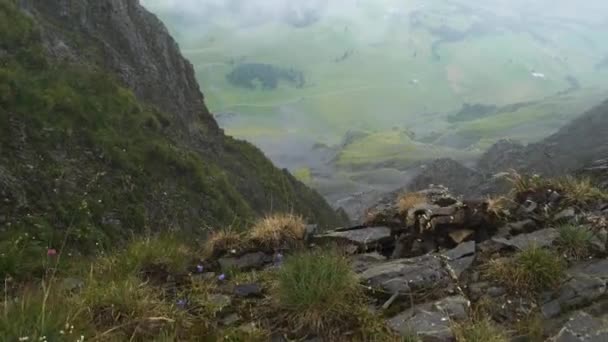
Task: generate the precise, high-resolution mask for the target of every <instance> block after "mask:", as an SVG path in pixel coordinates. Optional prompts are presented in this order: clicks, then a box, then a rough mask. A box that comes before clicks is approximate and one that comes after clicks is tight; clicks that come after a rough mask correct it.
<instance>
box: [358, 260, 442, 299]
mask: <svg viewBox="0 0 608 342" xmlns="http://www.w3.org/2000/svg"><path fill="white" fill-rule="evenodd" d="M358 276H359V279H360V280H361V281H362V282H363V283H365V284H368V285H370V286H372V287H375V288H379V289H381V290H383V291H386V292H388V293H402V294H407V293H410V292H412V291H426V290H430V289H433V288H439V287H445V286H447V285H448V284H449V283H450V276H449V274H448V272H447V270H446V269H445V268H444V267H443V265H442V263H441V260H440V259H439V257H437V256H433V255H424V256H421V257H417V258H410V259H397V260H391V261H387V262H383V263H378V264H373V265H370V266H369V268H367V269H364V270H362V271H361V272H360V273H359V274H358Z"/></svg>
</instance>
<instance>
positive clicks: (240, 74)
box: [226, 63, 306, 90]
mask: <svg viewBox="0 0 608 342" xmlns="http://www.w3.org/2000/svg"><path fill="white" fill-rule="evenodd" d="M226 78H227V79H228V81H229V82H230V83H231V84H233V85H234V86H237V87H243V88H249V89H257V88H262V89H266V90H272V89H276V88H277V87H278V85H279V82H280V81H286V82H288V83H289V84H291V85H293V86H294V87H297V88H301V87H303V86H304V84H305V83H306V81H305V79H304V74H303V73H302V72H301V71H298V70H295V69H293V68H290V69H283V68H279V67H276V66H273V65H270V64H263V63H243V64H239V65H237V66H236V67H235V68H234V69H233V70H232V71H231V72H230V73H229V74H228V75H226Z"/></svg>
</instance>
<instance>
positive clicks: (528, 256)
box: [486, 246, 566, 295]
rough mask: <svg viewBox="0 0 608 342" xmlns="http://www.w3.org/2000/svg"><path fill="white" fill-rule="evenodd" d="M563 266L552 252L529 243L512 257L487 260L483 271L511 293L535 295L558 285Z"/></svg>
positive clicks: (558, 257) (563, 269) (563, 272)
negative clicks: (486, 266) (488, 261)
mask: <svg viewBox="0 0 608 342" xmlns="http://www.w3.org/2000/svg"><path fill="white" fill-rule="evenodd" d="M565 267H566V263H565V262H564V260H562V259H561V258H560V256H559V255H557V254H556V253H554V252H552V251H550V250H546V249H542V248H539V247H536V246H532V247H529V248H528V249H525V250H523V251H521V252H519V253H517V254H516V255H515V256H514V257H513V258H512V259H508V260H506V261H505V260H492V261H490V263H489V264H488V268H487V270H486V274H487V276H488V277H489V278H490V279H492V280H494V281H496V282H498V283H500V284H503V285H504V286H506V287H507V288H508V289H509V290H510V291H512V292H514V293H519V294H523V295H535V294H538V293H540V292H542V291H544V290H549V289H552V288H556V287H557V286H559V284H560V283H561V281H562V280H563V277H564V275H565Z"/></svg>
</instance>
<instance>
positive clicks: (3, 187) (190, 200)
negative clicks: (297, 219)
mask: <svg viewBox="0 0 608 342" xmlns="http://www.w3.org/2000/svg"><path fill="white" fill-rule="evenodd" d="M0 195H1V198H2V203H3V204H2V206H0V234H2V235H6V236H3V238H2V239H0V241H3V242H6V243H8V244H10V243H12V242H14V241H22V240H23V239H22V238H23V236H24V235H23V234H26V235H25V236H29V237H30V238H31V237H33V238H32V239H31V240H32V241H34V243H33V244H34V245H36V246H38V247H40V246H50V245H57V244H58V243H60V242H61V241H63V239H64V238H65V239H67V241H73V242H78V243H79V246H81V247H83V248H86V247H88V246H93V245H92V243H93V242H95V243H100V244H105V243H110V242H111V241H114V240H116V239H117V238H121V237H126V236H130V235H131V234H133V233H137V232H145V231H154V230H167V229H183V230H186V231H193V230H201V228H217V227H221V226H228V225H231V226H237V227H239V226H246V225H248V224H249V223H250V222H251V220H252V219H253V218H255V217H256V216H261V215H263V214H265V213H269V212H272V211H293V212H296V213H300V214H302V215H304V216H305V217H306V218H307V219H309V220H310V221H312V222H316V223H319V224H321V225H323V226H333V225H339V224H341V223H342V220H343V219H342V218H340V217H339V215H337V214H336V213H335V212H334V211H333V210H332V209H331V208H330V207H329V206H328V205H327V204H326V202H325V201H324V200H323V198H322V197H321V196H320V195H318V194H317V193H316V192H314V191H312V190H310V189H309V188H307V187H306V186H304V185H303V184H301V183H300V182H298V181H297V180H296V179H295V178H294V177H293V176H291V175H290V174H289V173H288V172H286V171H284V170H279V169H277V168H275V167H274V166H273V165H272V163H271V162H270V161H269V160H268V159H266V157H265V156H264V155H263V154H262V153H261V152H260V151H259V150H258V149H257V148H255V147H253V146H252V145H250V144H249V143H246V142H243V141H238V140H235V139H233V138H231V137H227V136H225V135H224V134H223V132H222V130H221V129H219V128H218V125H217V124H216V122H215V120H214V119H213V117H212V116H211V115H210V113H209V111H208V110H207V108H206V107H205V104H204V101H203V96H202V94H201V93H200V91H199V87H198V84H197V83H196V81H195V78H194V74H193V70H192V66H191V65H190V63H189V62H188V61H187V60H185V59H184V58H183V57H182V56H181V54H180V52H179V49H178V46H177V44H176V43H175V42H174V41H173V39H172V38H171V37H170V36H169V34H168V33H167V30H166V29H165V28H164V26H163V25H162V23H161V22H160V21H159V20H158V19H157V18H156V17H155V16H153V15H152V14H150V13H148V12H147V11H146V10H145V9H144V8H143V7H141V6H140V5H139V2H138V1H136V0H101V1H76V0H69V1H46V0H27V1H13V0H0ZM66 231H68V232H69V234H67V237H66V233H65V232H66ZM27 234H29V235H27ZM17 235H19V236H17Z"/></svg>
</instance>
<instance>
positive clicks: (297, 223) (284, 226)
mask: <svg viewBox="0 0 608 342" xmlns="http://www.w3.org/2000/svg"><path fill="white" fill-rule="evenodd" d="M305 233H306V225H305V223H304V219H303V218H302V217H301V216H297V215H293V214H274V215H272V216H267V217H265V218H263V219H261V220H259V221H258V222H257V223H256V224H255V225H254V226H253V228H251V230H250V231H249V239H250V240H251V241H252V242H253V243H255V244H256V245H261V246H264V247H268V248H274V249H277V248H282V247H289V246H294V245H297V244H298V243H300V242H301V241H302V240H303V239H304V235H305Z"/></svg>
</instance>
